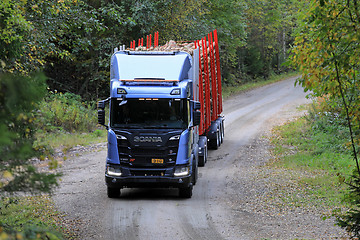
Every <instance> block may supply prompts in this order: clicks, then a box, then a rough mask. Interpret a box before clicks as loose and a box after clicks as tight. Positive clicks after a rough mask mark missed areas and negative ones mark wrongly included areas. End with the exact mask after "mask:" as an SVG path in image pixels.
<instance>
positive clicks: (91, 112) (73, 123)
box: [37, 92, 97, 132]
mask: <svg viewBox="0 0 360 240" xmlns="http://www.w3.org/2000/svg"><path fill="white" fill-rule="evenodd" d="M96 114H97V113H96V111H95V106H94V104H90V103H86V102H83V101H81V97H80V96H79V95H75V94H72V93H57V92H50V93H49V94H48V95H47V97H46V98H45V99H44V101H42V102H41V103H40V105H39V110H38V119H37V124H38V126H39V128H42V129H44V130H45V131H50V132H51V131H56V130H65V131H67V132H91V131H93V130H94V129H95V128H96V124H97V115H96Z"/></svg>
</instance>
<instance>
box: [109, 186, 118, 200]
mask: <svg viewBox="0 0 360 240" xmlns="http://www.w3.org/2000/svg"><path fill="white" fill-rule="evenodd" d="M107 195H108V197H109V198H117V197H120V188H111V187H107Z"/></svg>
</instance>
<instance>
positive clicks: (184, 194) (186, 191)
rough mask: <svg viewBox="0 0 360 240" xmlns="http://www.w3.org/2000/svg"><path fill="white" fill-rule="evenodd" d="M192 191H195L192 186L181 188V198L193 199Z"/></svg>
mask: <svg viewBox="0 0 360 240" xmlns="http://www.w3.org/2000/svg"><path fill="white" fill-rule="evenodd" d="M192 190H193V186H192V185H190V186H188V187H185V188H179V196H180V197H181V198H191V196H192Z"/></svg>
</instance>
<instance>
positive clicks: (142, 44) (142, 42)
mask: <svg viewBox="0 0 360 240" xmlns="http://www.w3.org/2000/svg"><path fill="white" fill-rule="evenodd" d="M141 46H144V38H141Z"/></svg>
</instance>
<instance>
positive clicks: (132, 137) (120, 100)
mask: <svg viewBox="0 0 360 240" xmlns="http://www.w3.org/2000/svg"><path fill="white" fill-rule="evenodd" d="M198 61H199V60H198V53H196V52H195V54H194V55H192V56H191V55H190V54H188V53H186V52H178V51H173V52H137V51H116V52H115V53H114V54H113V56H112V58H111V69H110V71H111V74H110V78H111V80H110V97H109V98H108V99H106V100H102V101H100V102H99V103H98V109H99V110H98V118H99V119H98V120H99V123H100V124H102V125H104V126H105V127H106V128H107V131H108V153H107V157H106V169H105V182H106V184H107V194H108V197H111V198H112V197H118V196H120V191H121V189H122V188H134V187H136V188H137V187H139V188H143V187H152V188H153V187H174V188H178V189H179V195H180V196H181V197H185V198H190V197H191V196H192V189H193V186H194V185H195V184H196V181H197V175H198V174H197V173H198V159H199V146H198V142H199V134H198V127H197V126H198V125H199V123H200V112H199V109H200V103H199V102H198V96H197V92H198V90H197V87H198V71H199V70H198V68H197V65H198ZM106 103H108V104H109V114H108V117H107V118H108V122H107V123H106V124H105V104H106Z"/></svg>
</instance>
